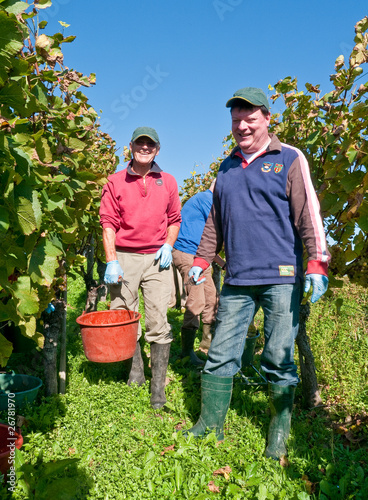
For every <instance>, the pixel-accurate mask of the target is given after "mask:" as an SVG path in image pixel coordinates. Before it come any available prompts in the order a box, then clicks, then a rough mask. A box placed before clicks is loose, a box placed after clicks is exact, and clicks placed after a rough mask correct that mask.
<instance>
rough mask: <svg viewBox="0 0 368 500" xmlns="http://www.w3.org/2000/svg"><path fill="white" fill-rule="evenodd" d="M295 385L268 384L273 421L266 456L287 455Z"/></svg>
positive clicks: (278, 456) (277, 457)
mask: <svg viewBox="0 0 368 500" xmlns="http://www.w3.org/2000/svg"><path fill="white" fill-rule="evenodd" d="M294 394H295V387H294V386H291V385H287V386H281V385H276V384H271V383H269V384H268V395H269V401H270V408H271V422H270V426H269V429H268V445H267V448H266V452H265V453H266V457H267V458H273V459H274V460H279V458H281V457H282V456H283V455H284V456H286V455H287V448H286V442H287V440H288V437H289V433H290V425H291V414H292V412H293V403H294Z"/></svg>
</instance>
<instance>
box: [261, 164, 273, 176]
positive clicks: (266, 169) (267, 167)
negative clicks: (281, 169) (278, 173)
mask: <svg viewBox="0 0 368 500" xmlns="http://www.w3.org/2000/svg"><path fill="white" fill-rule="evenodd" d="M272 167H273V163H268V162H267V161H265V162H264V163H263V165H262V167H261V170H262V172H266V173H267V172H270V171H271V168H272Z"/></svg>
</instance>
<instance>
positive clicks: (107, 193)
mask: <svg viewBox="0 0 368 500" xmlns="http://www.w3.org/2000/svg"><path fill="white" fill-rule="evenodd" d="M180 208H181V204H180V198H179V193H178V186H177V183H176V180H175V178H174V177H173V176H172V175H170V174H167V173H166V172H163V171H162V170H161V169H160V167H159V166H158V165H157V163H156V162H154V163H153V165H152V168H151V170H150V171H149V172H148V174H147V175H146V176H145V177H142V176H140V175H138V174H136V173H135V172H133V171H132V169H131V166H130V164H129V165H128V167H127V168H126V169H124V170H121V171H120V172H117V173H116V174H113V175H110V176H109V177H108V183H107V184H105V186H104V188H103V191H102V198H101V206H100V224H101V226H102V227H103V228H106V227H110V228H111V229H113V230H114V231H115V233H116V242H115V245H116V248H117V249H118V250H121V251H124V252H132V253H154V252H156V251H157V250H158V249H159V248H160V247H161V246H162V245H163V244H164V243H165V240H166V237H167V228H168V227H169V226H178V227H179V226H180V222H181V216H180Z"/></svg>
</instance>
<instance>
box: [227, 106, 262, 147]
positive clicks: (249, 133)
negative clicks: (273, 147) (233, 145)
mask: <svg viewBox="0 0 368 500" xmlns="http://www.w3.org/2000/svg"><path fill="white" fill-rule="evenodd" d="M270 117H271V115H270V114H268V115H264V114H263V113H262V111H261V108H258V107H255V108H251V109H245V108H236V107H235V108H233V109H232V111H231V119H232V127H231V130H232V133H233V136H234V138H235V140H236V142H237V143H238V145H239V146H240V149H241V150H242V151H243V153H256V152H257V151H258V150H259V149H260V148H261V147H262V146H263V145H264V144H265V142H266V141H267V138H268V126H269V124H270Z"/></svg>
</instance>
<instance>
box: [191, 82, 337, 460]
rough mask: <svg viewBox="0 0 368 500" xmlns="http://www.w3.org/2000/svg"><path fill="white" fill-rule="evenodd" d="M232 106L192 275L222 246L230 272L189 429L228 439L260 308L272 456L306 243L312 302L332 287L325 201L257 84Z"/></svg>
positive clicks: (285, 398)
mask: <svg viewBox="0 0 368 500" xmlns="http://www.w3.org/2000/svg"><path fill="white" fill-rule="evenodd" d="M226 106H227V107H229V108H230V111H231V118H232V132H233V135H234V138H235V140H236V142H237V144H238V146H237V147H236V148H234V150H233V151H232V152H231V154H230V155H229V156H228V157H227V158H226V159H225V160H224V161H223V163H222V164H221V166H220V170H219V173H218V176H217V180H216V186H215V191H214V195H213V205H212V209H211V213H210V215H209V217H208V219H207V223H206V226H205V229H204V232H203V235H202V239H201V242H200V245H199V247H198V250H197V253H196V257H195V259H194V262H193V267H192V268H191V270H190V271H189V276H191V277H193V279H194V281H195V282H196V283H197V282H200V280H201V277H200V275H201V273H202V272H203V271H204V270H205V269H206V268H207V267H208V265H209V263H210V262H212V260H213V257H214V256H215V255H216V254H217V253H218V252H219V251H220V249H221V248H222V246H223V245H224V247H225V255H226V276H225V280H224V286H223V288H222V292H221V296H220V302H219V307H218V312H217V319H216V329H215V334H214V337H213V340H212V344H211V347H210V349H209V352H208V359H207V362H206V365H205V367H204V370H203V373H202V407H201V416H200V418H199V420H198V422H197V423H196V424H195V425H194V427H192V428H191V429H189V431H187V432H189V433H192V434H194V436H196V437H200V436H203V435H204V434H205V433H206V429H214V430H215V431H216V435H217V438H218V439H219V440H221V439H223V436H224V434H223V423H224V420H225V417H226V413H227V410H228V408H229V405H230V400H231V394H232V383H233V376H234V375H235V374H236V373H237V372H238V371H239V370H240V368H241V357H242V353H243V350H244V343H245V337H246V333H247V330H248V327H249V324H250V322H251V320H252V318H253V315H254V312H255V310H256V309H257V308H258V307H262V309H263V312H264V336H265V344H264V349H263V353H262V356H261V367H262V369H263V371H264V372H265V374H266V376H267V379H268V394H269V401H270V408H271V422H270V426H269V432H268V443H267V448H266V456H267V457H271V458H273V459H275V460H278V459H279V458H280V457H281V456H282V455H286V454H287V449H286V442H287V439H288V436H289V432H290V423H291V413H292V407H293V401H294V392H295V387H296V385H297V384H298V382H299V378H298V375H297V367H296V365H295V363H294V341H295V338H296V336H297V333H298V328H299V307H300V302H301V298H302V294H303V282H304V271H303V243H304V245H305V248H306V251H307V255H308V264H307V270H306V277H305V284H304V290H305V291H308V290H309V288H310V287H311V286H312V287H313V294H312V297H311V301H312V302H316V301H317V300H318V299H319V298H320V297H321V296H322V295H323V294H324V293H325V291H326V290H327V286H328V278H327V266H328V261H329V259H330V255H329V253H328V250H327V245H326V238H325V234H324V230H323V223H322V219H321V216H320V213H319V203H318V199H317V196H316V193H315V191H314V188H313V185H312V182H311V178H310V173H309V167H308V163H307V160H306V158H305V156H304V155H303V153H302V152H301V151H299V150H298V149H297V148H295V147H292V146H289V145H286V144H282V143H281V142H280V141H279V140H278V139H277V137H276V136H275V135H273V134H269V133H268V127H269V124H270V110H269V103H268V100H267V97H266V95H265V94H264V92H263V91H262V90H261V89H258V88H254V87H245V88H243V89H240V90H238V91H237V92H235V93H234V95H233V97H232V98H231V99H229V101H228V102H227V103H226Z"/></svg>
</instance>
